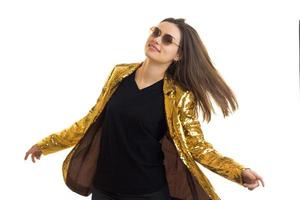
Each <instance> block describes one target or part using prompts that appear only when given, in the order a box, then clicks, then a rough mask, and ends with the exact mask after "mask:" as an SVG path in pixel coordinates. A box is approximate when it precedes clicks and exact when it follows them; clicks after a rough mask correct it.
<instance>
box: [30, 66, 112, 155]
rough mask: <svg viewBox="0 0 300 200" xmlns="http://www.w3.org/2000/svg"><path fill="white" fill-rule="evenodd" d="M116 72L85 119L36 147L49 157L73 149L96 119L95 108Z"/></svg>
mask: <svg viewBox="0 0 300 200" xmlns="http://www.w3.org/2000/svg"><path fill="white" fill-rule="evenodd" d="M114 70H115V67H114V68H113V69H112V71H111V72H110V74H109V77H108V78H107V79H106V81H105V84H104V86H103V88H102V91H101V94H100V96H99V97H98V99H97V101H96V104H95V105H94V106H93V107H92V108H91V109H90V110H89V111H88V113H87V114H86V115H85V116H84V117H83V118H81V119H79V120H78V121H76V122H75V123H73V124H72V125H71V126H70V127H68V128H65V129H63V130H62V131H60V132H55V133H52V134H50V135H48V136H47V137H45V138H43V139H42V140H40V141H39V142H37V143H36V145H37V146H38V147H39V148H40V149H41V151H42V154H43V155H48V154H50V153H55V152H57V151H60V150H63V149H66V148H69V147H72V146H74V145H75V144H76V143H77V142H78V141H79V140H80V139H81V138H82V136H83V135H84V133H85V131H86V129H87V128H88V124H90V123H91V121H92V120H93V119H94V118H93V116H95V107H96V105H97V104H98V102H99V101H100V99H101V97H102V96H103V94H104V93H105V92H106V89H107V87H108V85H109V80H110V78H111V76H112V74H113V71H114Z"/></svg>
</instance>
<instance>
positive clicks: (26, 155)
mask: <svg viewBox="0 0 300 200" xmlns="http://www.w3.org/2000/svg"><path fill="white" fill-rule="evenodd" d="M27 157H28V152H26V154H25V158H24V160H27Z"/></svg>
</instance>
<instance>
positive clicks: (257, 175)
mask: <svg viewBox="0 0 300 200" xmlns="http://www.w3.org/2000/svg"><path fill="white" fill-rule="evenodd" d="M252 172H253V174H254V175H255V176H256V177H257V178H259V179H262V177H261V176H260V175H259V174H257V173H256V172H255V171H252Z"/></svg>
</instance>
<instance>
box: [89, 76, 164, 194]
mask: <svg viewBox="0 0 300 200" xmlns="http://www.w3.org/2000/svg"><path fill="white" fill-rule="evenodd" d="M135 72H136V70H135V71H134V72H133V73H131V74H130V75H129V76H127V77H125V78H124V79H123V80H122V81H121V82H120V85H119V86H118V88H117V89H116V91H115V92H114V94H113V95H112V97H111V98H110V99H109V101H108V102H107V104H106V105H105V108H104V112H105V113H103V114H104V121H103V131H102V136H101V148H100V154H99V159H98V162H99V163H101V166H100V165H98V166H97V171H96V174H95V177H94V182H93V185H94V187H95V189H97V188H99V189H102V190H106V191H110V192H116V193H121V194H146V193H152V192H155V191H157V190H159V189H161V188H162V187H163V186H165V184H166V183H167V181H166V177H165V168H164V165H163V159H164V155H163V152H162V150H161V143H160V142H159V141H160V140H161V138H162V137H163V136H164V134H165V132H166V131H167V123H166V119H165V110H164V96H163V79H161V80H159V81H157V82H155V83H154V84H152V85H150V86H148V87H146V88H143V89H139V88H138V86H137V84H136V82H135V80H134V77H135Z"/></svg>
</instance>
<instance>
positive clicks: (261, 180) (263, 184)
mask: <svg viewBox="0 0 300 200" xmlns="http://www.w3.org/2000/svg"><path fill="white" fill-rule="evenodd" d="M258 180H260V182H261V184H262V186H263V187H265V183H264V180H263V179H262V178H259V179H258Z"/></svg>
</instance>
